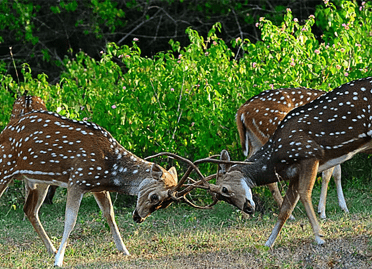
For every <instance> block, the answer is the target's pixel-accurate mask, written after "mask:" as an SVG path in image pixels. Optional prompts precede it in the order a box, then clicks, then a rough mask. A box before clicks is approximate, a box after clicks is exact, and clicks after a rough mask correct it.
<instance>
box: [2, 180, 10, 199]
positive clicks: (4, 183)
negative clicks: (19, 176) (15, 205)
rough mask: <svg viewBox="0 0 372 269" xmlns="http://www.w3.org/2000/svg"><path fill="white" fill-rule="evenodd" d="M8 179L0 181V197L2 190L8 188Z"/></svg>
mask: <svg viewBox="0 0 372 269" xmlns="http://www.w3.org/2000/svg"><path fill="white" fill-rule="evenodd" d="M9 182H10V181H5V182H3V181H1V183H0V197H1V196H2V195H3V193H4V191H5V190H6V189H7V188H8V184H9Z"/></svg>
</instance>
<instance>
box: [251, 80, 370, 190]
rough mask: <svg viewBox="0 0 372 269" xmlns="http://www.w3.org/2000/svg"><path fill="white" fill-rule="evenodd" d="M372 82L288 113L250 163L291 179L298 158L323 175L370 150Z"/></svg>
mask: <svg viewBox="0 0 372 269" xmlns="http://www.w3.org/2000/svg"><path fill="white" fill-rule="evenodd" d="M371 83H372V78H366V79H361V80H357V81H352V82H349V83H347V84H344V85H342V86H340V87H338V88H336V89H334V90H333V91H331V92H328V93H326V94H324V95H322V96H321V97H319V98H317V99H316V100H314V101H312V102H310V103H308V104H306V105H304V106H302V107H298V108H296V109H294V110H292V111H290V112H289V113H288V115H287V116H286V117H285V118H284V119H283V120H282V122H281V123H280V125H279V127H278V129H277V131H276V132H275V133H274V135H273V137H272V138H271V139H270V140H269V141H268V142H267V143H266V144H265V145H264V146H263V147H262V148H261V149H260V150H259V151H258V152H257V153H256V154H254V155H253V156H252V157H251V158H249V159H248V161H253V162H254V161H258V162H259V163H260V164H261V167H260V168H258V166H256V169H258V170H267V169H268V170H271V171H270V172H269V173H270V174H272V175H275V172H278V173H279V172H280V171H281V170H283V173H282V176H283V177H284V178H287V179H288V178H289V177H290V175H292V176H295V174H296V163H297V162H299V161H301V160H305V159H311V158H314V159H317V160H319V165H320V166H319V171H323V170H325V169H328V168H330V167H333V166H335V165H337V164H340V163H342V162H344V161H346V160H348V159H350V158H351V157H352V156H354V155H355V154H356V153H358V152H368V151H370V149H371V147H372V142H371V137H372V113H371V101H372V84H371ZM269 167H270V168H269ZM257 172H258V171H257ZM262 172H263V171H261V173H262ZM256 183H258V182H256ZM264 184H267V183H264Z"/></svg>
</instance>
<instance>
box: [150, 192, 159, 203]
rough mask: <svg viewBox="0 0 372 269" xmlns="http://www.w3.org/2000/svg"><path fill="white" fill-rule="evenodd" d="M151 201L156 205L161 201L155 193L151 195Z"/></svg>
mask: <svg viewBox="0 0 372 269" xmlns="http://www.w3.org/2000/svg"><path fill="white" fill-rule="evenodd" d="M150 199H151V202H153V203H156V202H158V201H159V196H158V195H157V194H155V193H154V194H152V195H151V197H150Z"/></svg>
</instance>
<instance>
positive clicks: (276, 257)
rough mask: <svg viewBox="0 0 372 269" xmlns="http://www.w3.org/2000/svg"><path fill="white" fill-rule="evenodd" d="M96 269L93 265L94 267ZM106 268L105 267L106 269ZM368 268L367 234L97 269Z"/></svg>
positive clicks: (370, 246) (370, 243)
mask: <svg viewBox="0 0 372 269" xmlns="http://www.w3.org/2000/svg"><path fill="white" fill-rule="evenodd" d="M96 266H97V265H96ZM107 266H109V267H107ZM128 266H129V267H130V268H141V269H142V268H172V269H173V268H175V269H189V268H190V269H191V268H192V269H194V268H195V269H201V268H203V269H204V268H255V269H256V268H314V269H324V268H345V269H353V268H357V269H368V268H372V237H371V233H369V234H362V235H359V236H356V237H354V238H338V239H328V240H327V241H326V244H325V245H323V246H318V245H315V244H314V243H313V242H311V240H310V239H309V240H308V241H307V242H303V241H302V240H298V241H296V240H294V241H292V243H291V244H290V246H283V247H277V246H275V247H274V248H273V249H271V250H268V249H265V248H264V247H262V248H261V247H256V248H252V249H251V250H248V251H247V250H245V251H219V252H210V253H208V252H207V253H202V254H193V255H177V256H164V257H163V258H160V259H155V260H153V259H148V260H147V259H138V260H136V261H134V262H133V263H131V262H130V263H129V264H128V263H125V265H124V264H121V263H116V264H115V263H113V264H110V265H107V264H105V265H102V266H101V267H100V266H98V267H100V268H129V267H128Z"/></svg>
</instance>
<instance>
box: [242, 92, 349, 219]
mask: <svg viewBox="0 0 372 269" xmlns="http://www.w3.org/2000/svg"><path fill="white" fill-rule="evenodd" d="M325 93H326V92H324V91H320V90H314V89H306V88H288V89H274V90H267V91H264V92H262V93H260V94H258V95H256V96H254V97H252V98H250V99H249V100H248V101H246V102H245V103H244V104H243V105H242V106H241V107H240V108H239V109H238V112H237V114H236V124H237V127H238V132H239V137H240V142H241V145H242V148H243V153H244V155H245V156H246V157H248V158H249V157H250V156H252V155H253V154H254V153H255V152H257V151H258V150H259V149H260V148H261V147H262V146H263V145H264V144H265V143H266V142H267V141H268V140H269V138H270V137H271V136H272V135H273V134H274V132H275V130H276V128H277V127H278V125H279V123H280V121H282V120H283V118H284V117H285V116H286V115H287V114H288V113H289V111H291V110H292V109H294V108H297V107H299V106H302V105H304V104H307V103H309V102H311V101H312V100H314V99H316V98H318V97H319V96H321V95H323V94H325ZM332 174H333V176H334V180H335V183H336V187H337V197H338V202H339V206H340V207H341V209H342V210H343V211H345V212H349V211H348V209H347V206H346V202H345V198H344V194H343V191H342V186H341V166H340V165H336V166H335V167H332V168H330V169H328V170H326V171H323V173H322V179H323V180H322V190H321V194H320V200H319V205H318V213H319V214H320V217H321V218H323V219H325V218H326V213H325V204H326V197H327V189H328V184H329V181H330V179H331V177H332ZM267 186H268V187H269V189H270V191H271V193H272V195H273V197H274V200H275V201H276V202H277V204H278V205H279V206H281V205H282V203H283V198H282V196H281V194H280V191H279V189H278V184H277V183H276V182H275V183H271V184H268V185H267ZM292 218H293V217H292Z"/></svg>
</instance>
